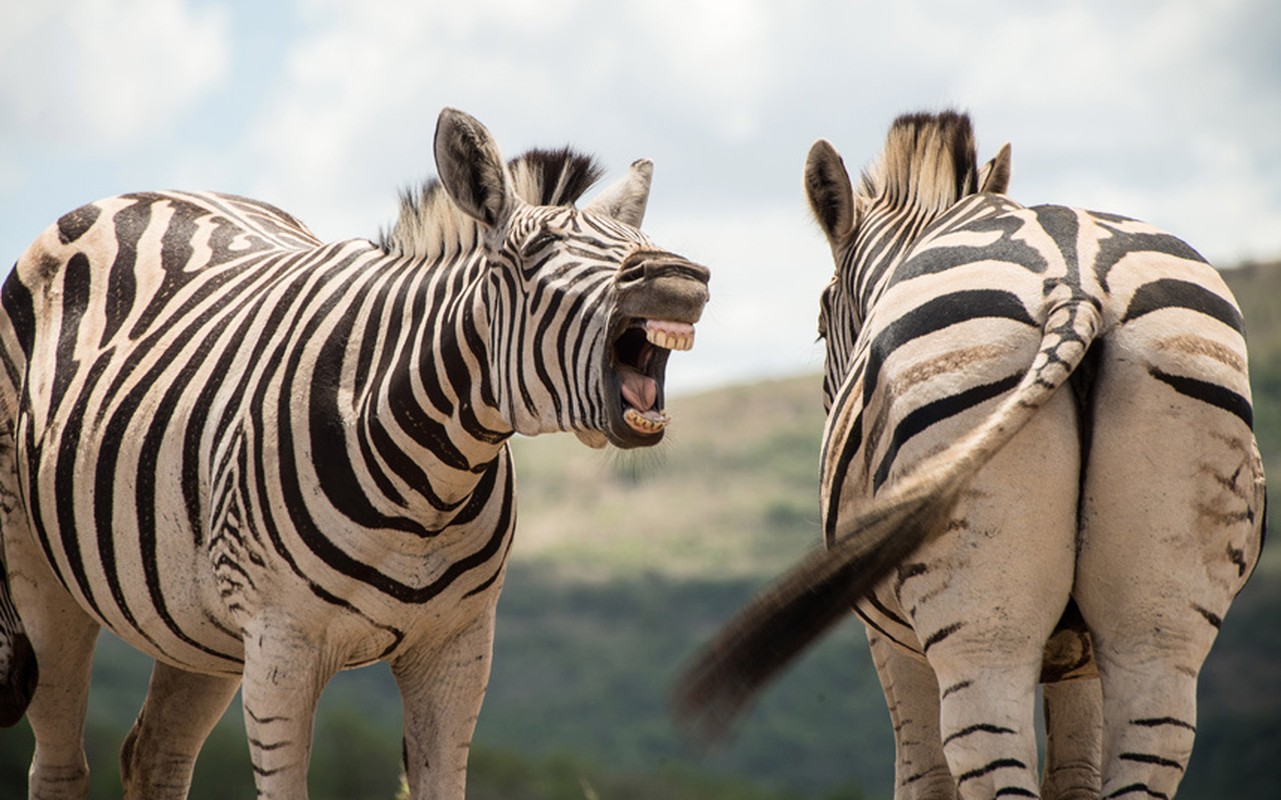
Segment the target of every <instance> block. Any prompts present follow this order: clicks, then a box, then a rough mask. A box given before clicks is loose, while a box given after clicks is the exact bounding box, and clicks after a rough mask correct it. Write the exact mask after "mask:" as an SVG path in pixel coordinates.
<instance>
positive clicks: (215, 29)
mask: <svg viewBox="0 0 1281 800" xmlns="http://www.w3.org/2000/svg"><path fill="white" fill-rule="evenodd" d="M0 16H2V17H3V18H4V20H5V24H4V25H3V27H0V109H2V110H0V137H3V139H4V140H8V142H9V147H12V146H14V142H15V141H16V142H22V143H24V144H26V145H27V146H35V147H57V148H60V149H65V150H72V149H74V150H76V151H78V152H80V153H82V154H83V153H88V154H94V153H99V152H104V151H106V152H110V151H111V150H112V149H113V148H117V147H120V146H124V145H128V146H133V147H136V146H138V145H139V144H140V143H146V142H149V141H153V140H155V139H157V138H159V136H160V135H161V134H163V133H165V132H167V131H168V130H169V129H170V127H171V125H172V123H173V121H174V118H175V117H176V116H177V115H178V114H180V113H181V112H183V111H185V110H187V109H188V108H190V107H191V106H192V105H193V104H194V103H196V102H197V101H198V100H199V98H200V96H201V95H202V93H204V92H206V91H208V90H209V89H211V88H212V87H214V86H216V85H217V83H218V81H219V80H220V79H221V78H222V77H223V76H224V75H225V72H226V69H227V61H228V42H227V24H226V23H227V19H226V14H225V13H224V12H223V11H222V10H220V9H217V8H211V7H203V8H198V9H197V8H192V7H188V5H187V4H186V3H185V2H182V0H131V1H130V2H122V3H119V2H111V0H70V1H69V2H60V3H31V2H24V1H23V0H6V1H5V2H4V8H3V13H2V14H0ZM6 149H8V148H6ZM6 157H8V158H11V157H12V155H11V154H9V155H6Z"/></svg>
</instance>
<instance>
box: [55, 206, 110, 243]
mask: <svg viewBox="0 0 1281 800" xmlns="http://www.w3.org/2000/svg"><path fill="white" fill-rule="evenodd" d="M101 213H102V209H100V208H98V207H97V206H95V205H93V204H90V205H87V206H81V207H80V208H77V209H76V210H75V211H72V212H71V213H69V214H63V215H62V216H61V217H59V218H58V241H60V242H62V243H63V244H71V243H72V242H74V241H75V240H77V239H79V238H80V237H81V236H84V235H85V233H86V232H87V231H88V230H89V229H90V228H92V227H93V223H94V222H96V221H97V219H98V215H99V214H101Z"/></svg>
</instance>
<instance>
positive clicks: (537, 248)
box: [520, 226, 565, 259]
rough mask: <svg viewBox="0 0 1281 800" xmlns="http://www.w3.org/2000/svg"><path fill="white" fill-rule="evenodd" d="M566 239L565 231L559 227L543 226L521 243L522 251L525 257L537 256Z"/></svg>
mask: <svg viewBox="0 0 1281 800" xmlns="http://www.w3.org/2000/svg"><path fill="white" fill-rule="evenodd" d="M563 241H565V232H564V231H562V230H560V229H558V228H552V227H550V226H548V227H541V228H538V229H537V230H535V231H534V232H533V233H532V234H530V236H529V238H528V239H526V240H525V243H524V244H522V245H521V247H520V252H521V255H522V256H524V257H525V258H527V259H529V258H537V257H538V256H540V255H542V254H543V252H544V251H546V250H547V249H548V248H550V247H553V246H555V245H557V244H559V243H560V242H563Z"/></svg>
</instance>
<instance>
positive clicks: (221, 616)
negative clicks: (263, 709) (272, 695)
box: [20, 426, 243, 674]
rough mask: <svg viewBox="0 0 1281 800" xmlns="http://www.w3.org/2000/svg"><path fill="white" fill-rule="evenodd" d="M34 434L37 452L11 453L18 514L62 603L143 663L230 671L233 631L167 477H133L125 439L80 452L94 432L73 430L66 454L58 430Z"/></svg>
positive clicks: (237, 656) (236, 641) (237, 654)
mask: <svg viewBox="0 0 1281 800" xmlns="http://www.w3.org/2000/svg"><path fill="white" fill-rule="evenodd" d="M43 433H44V435H43V436H33V437H32V439H31V440H32V441H35V442H40V443H46V446H37V447H36V448H34V449H28V448H20V457H22V458H23V459H24V462H25V463H27V464H29V465H32V466H33V469H32V471H31V472H30V473H29V475H30V480H29V481H28V482H27V488H26V491H25V494H26V496H27V498H28V504H27V505H28V516H29V519H30V522H31V530H32V534H33V535H34V537H35V538H36V541H37V544H38V546H39V548H40V549H41V550H42V551H43V552H44V554H45V557H46V559H47V560H48V561H49V563H50V566H51V567H52V568H53V571H54V572H55V574H57V576H58V577H59V579H60V580H61V582H62V583H63V585H64V586H65V587H66V588H67V589H68V590H69V591H70V592H71V594H72V596H73V597H75V598H76V600H77V601H78V602H79V603H80V605H81V606H82V607H83V608H84V609H85V610H86V611H87V612H89V613H90V614H91V615H92V616H93V617H94V618H96V619H97V620H98V621H99V622H100V623H101V624H102V625H103V626H104V627H106V628H107V629H108V630H110V631H112V632H113V633H114V634H116V635H117V636H119V637H120V638H121V639H123V640H124V641H126V642H128V643H129V644H131V645H133V646H134V647H137V648H138V649H139V650H142V651H143V652H145V653H147V654H148V655H150V656H152V657H153V658H157V659H160V660H162V661H165V662H167V663H170V664H173V665H174V666H178V667H182V668H184V669H189V670H194V671H200V672H213V673H223V674H226V673H237V672H239V671H240V665H241V664H242V661H243V647H242V645H241V640H240V634H239V631H238V626H237V625H236V623H235V621H234V620H233V618H232V617H231V615H230V614H229V612H228V609H227V606H226V604H225V603H224V602H223V601H222V599H221V598H220V596H219V591H218V587H217V584H216V577H215V573H214V570H213V568H212V564H211V562H210V560H209V556H208V553H207V550H206V548H205V547H203V546H202V540H203V539H204V538H205V537H204V536H203V535H202V534H201V533H200V532H198V531H195V530H193V529H192V527H191V526H190V524H189V523H188V519H187V513H186V509H185V507H184V504H183V502H182V492H181V490H180V489H179V488H178V487H177V486H176V485H175V481H174V478H173V477H172V476H171V475H169V474H168V473H167V472H166V471H164V470H157V471H156V472H154V473H150V474H149V477H148V478H146V479H143V478H142V476H141V475H140V469H139V467H138V463H137V458H136V454H135V453H134V452H133V450H134V448H133V447H132V446H131V445H130V443H128V442H127V441H122V442H120V443H119V444H118V446H116V447H106V446H105V445H100V446H99V447H86V446H85V444H86V443H88V442H92V441H94V440H95V438H96V437H95V434H96V432H93V431H90V432H82V433H83V435H82V436H80V437H78V440H79V442H80V445H81V446H80V447H79V448H78V449H77V450H76V451H74V452H68V450H69V448H68V447H66V446H65V445H63V446H57V445H58V442H59V440H64V439H65V438H66V437H67V436H69V435H71V434H69V433H68V432H67V430H66V428H65V427H61V426H50V429H49V430H46V431H44V432H43ZM50 445H53V446H50ZM163 455H164V453H163V451H162V452H161V460H163ZM113 467H114V468H113ZM151 482H154V484H155V486H154V489H153V490H150V491H147V490H146V487H147V485H148V484H150V483H151ZM140 485H141V486H142V487H143V488H142V489H140Z"/></svg>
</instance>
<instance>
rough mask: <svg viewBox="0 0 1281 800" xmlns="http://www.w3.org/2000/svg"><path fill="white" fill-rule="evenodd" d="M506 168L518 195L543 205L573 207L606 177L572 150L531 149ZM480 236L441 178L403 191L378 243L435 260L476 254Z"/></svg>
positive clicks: (393, 251) (591, 160)
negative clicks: (392, 222)
mask: <svg viewBox="0 0 1281 800" xmlns="http://www.w3.org/2000/svg"><path fill="white" fill-rule="evenodd" d="M507 168H508V171H509V172H510V173H511V177H512V188H513V189H514V190H515V191H516V195H517V196H518V197H520V199H521V200H524V201H525V202H526V203H530V204H533V205H540V206H558V205H560V206H568V205H573V204H574V202H575V201H576V200H578V198H580V197H582V196H583V193H584V192H586V191H587V190H588V189H589V188H590V187H591V185H592V184H594V183H595V182H596V181H597V180H599V179H600V176H601V175H602V174H604V170H602V169H601V167H600V165H599V164H597V163H596V160H595V159H594V158H592V157H591V156H588V155H584V154H582V153H578V152H575V151H574V150H571V149H570V148H568V147H564V148H561V149H559V150H541V149H535V150H530V151H529V152H527V153H524V154H522V155H519V156H517V157H516V158H513V159H512V160H511V161H509V162H508V163H507ZM479 237H480V225H479V223H477V222H476V221H475V220H474V219H472V218H471V217H469V216H467V215H466V214H464V213H463V211H462V209H460V208H459V207H458V206H457V205H455V203H454V201H453V200H452V199H451V198H450V197H449V193H448V192H446V191H445V187H444V186H442V185H441V183H440V180H439V179H438V178H429V179H427V180H426V181H424V182H423V183H422V185H420V186H419V187H417V188H409V189H405V190H403V191H401V193H400V214H399V216H398V217H397V219H396V223H395V225H393V226H392V228H391V230H382V231H379V234H378V242H377V244H378V246H379V247H380V248H382V250H383V252H385V253H388V254H389V255H413V256H424V257H434V256H439V255H441V254H442V253H444V252H446V251H453V252H467V251H469V250H472V249H474V248H475V247H476V246H477V244H478V242H479V240H480V239H479Z"/></svg>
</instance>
